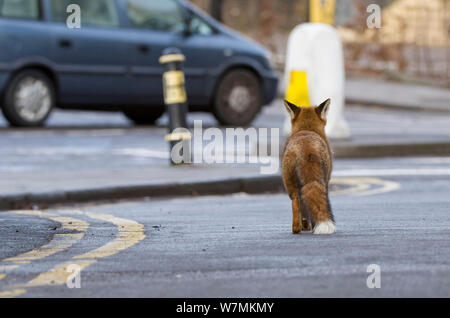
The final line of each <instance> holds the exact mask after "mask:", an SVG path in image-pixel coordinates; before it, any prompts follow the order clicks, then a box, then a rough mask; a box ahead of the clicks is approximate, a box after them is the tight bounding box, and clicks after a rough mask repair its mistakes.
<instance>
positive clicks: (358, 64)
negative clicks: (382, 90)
mask: <svg viewBox="0 0 450 318" xmlns="http://www.w3.org/2000/svg"><path fill="white" fill-rule="evenodd" d="M191 2H192V3H194V4H196V5H197V6H199V7H201V8H202V9H203V10H205V11H207V12H210V13H211V14H212V15H213V16H214V17H215V18H216V19H218V20H220V21H222V22H223V23H225V24H226V25H228V26H230V27H232V28H234V29H236V30H238V31H240V32H242V33H244V34H246V35H248V36H250V37H251V38H253V39H255V40H256V41H258V42H260V43H262V44H263V45H265V46H266V47H267V48H268V49H270V51H271V52H272V53H273V54H274V56H275V58H276V62H277V65H278V66H279V70H280V71H282V70H283V65H284V58H285V56H286V42H287V38H288V36H289V33H290V32H291V30H292V29H293V28H294V27H295V26H296V25H298V24H299V23H303V22H307V19H308V1H304V0H279V1H272V0H247V1H240V0H191ZM370 4H378V5H379V6H380V7H381V9H382V28H379V29H376V28H375V29H368V28H367V22H366V21H367V16H368V13H367V12H366V9H367V7H368V5H370ZM333 22H334V23H333V24H334V25H335V26H336V28H337V31H338V32H339V35H340V38H341V40H342V41H343V44H344V50H345V66H346V70H347V72H348V74H349V75H352V74H364V75H368V76H383V77H387V78H390V79H398V80H409V81H428V82H431V83H433V84H437V85H446V86H449V85H450V41H449V39H450V36H449V32H450V1H448V0H429V1H421V0H338V1H337V2H336V8H335V19H334V21H333Z"/></svg>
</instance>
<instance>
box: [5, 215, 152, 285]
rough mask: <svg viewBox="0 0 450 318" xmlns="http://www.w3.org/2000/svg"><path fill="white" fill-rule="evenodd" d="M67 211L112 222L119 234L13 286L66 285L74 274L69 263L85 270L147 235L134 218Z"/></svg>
mask: <svg viewBox="0 0 450 318" xmlns="http://www.w3.org/2000/svg"><path fill="white" fill-rule="evenodd" d="M63 213H64V212H63ZM65 213H68V214H83V215H87V216H89V217H90V218H92V219H97V220H101V221H107V222H110V223H112V224H114V225H115V226H116V227H117V229H118V234H117V236H116V238H115V239H114V240H113V241H111V242H109V243H107V244H105V245H103V246H101V247H99V248H96V249H94V250H92V251H90V252H87V253H84V254H81V255H78V256H74V257H73V258H72V259H73V261H69V262H65V263H63V264H59V265H57V266H55V267H54V268H53V269H51V270H50V271H48V272H46V273H41V274H39V275H38V276H37V277H36V278H34V279H32V280H30V281H29V282H28V283H26V284H23V285H16V286H13V288H16V289H17V290H19V289H22V290H23V288H27V287H36V286H54V285H64V284H66V283H67V281H68V279H69V277H70V276H71V275H73V273H72V272H69V271H67V268H68V266H69V265H72V264H76V265H78V266H79V269H80V270H83V269H85V268H87V267H88V266H90V265H92V264H94V263H96V262H97V261H98V260H99V259H101V258H104V257H108V256H112V255H115V254H117V253H119V252H120V251H122V250H125V249H127V248H129V247H131V246H133V245H135V244H136V243H138V242H140V241H141V240H143V239H144V238H145V237H146V235H145V233H144V226H143V225H142V224H140V223H138V222H135V221H132V220H128V219H122V218H118V217H115V216H112V215H108V214H97V213H85V212H81V211H65Z"/></svg>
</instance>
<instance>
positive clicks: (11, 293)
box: [0, 289, 27, 298]
mask: <svg viewBox="0 0 450 318" xmlns="http://www.w3.org/2000/svg"><path fill="white" fill-rule="evenodd" d="M26 292H27V291H26V290H25V289H13V290H8V291H5V292H0V298H14V297H18V296H20V295H22V294H25V293H26Z"/></svg>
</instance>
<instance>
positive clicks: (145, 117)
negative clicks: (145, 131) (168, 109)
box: [123, 106, 165, 126]
mask: <svg viewBox="0 0 450 318" xmlns="http://www.w3.org/2000/svg"><path fill="white" fill-rule="evenodd" d="M142 108H145V109H126V110H124V111H123V113H124V114H125V116H127V117H128V119H130V120H131V121H133V122H134V123H135V124H136V125H139V126H140V125H153V124H154V123H155V122H156V121H157V120H158V118H160V117H161V116H162V115H163V114H164V112H165V110H164V108H163V107H148V108H147V107H145V106H143V107H142Z"/></svg>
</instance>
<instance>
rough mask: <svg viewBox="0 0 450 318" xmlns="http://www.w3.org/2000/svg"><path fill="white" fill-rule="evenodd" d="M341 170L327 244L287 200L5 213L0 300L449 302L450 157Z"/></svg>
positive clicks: (227, 198) (0, 225)
mask: <svg viewBox="0 0 450 318" xmlns="http://www.w3.org/2000/svg"><path fill="white" fill-rule="evenodd" d="M337 164H338V167H337V168H336V170H335V171H336V174H335V180H337V181H339V182H340V183H341V184H344V183H345V182H346V184H348V185H349V187H348V188H336V187H332V188H331V189H332V190H331V205H332V207H333V211H334V215H335V218H336V225H337V232H336V234H334V235H331V236H316V235H312V234H311V233H303V234H301V235H293V234H291V211H290V201H289V198H288V197H287V195H286V194H262V195H248V194H245V193H237V194H233V195H224V196H204V197H186V198H171V199H164V200H161V199H149V200H143V201H127V202H116V203H111V204H103V205H94V204H89V205H77V206H64V207H59V208H52V209H49V210H45V211H42V213H40V211H15V212H13V211H10V212H1V213H0V240H1V242H2V244H1V245H0V259H1V261H0V275H1V276H0V297H182V298H184V297H208V298H209V297H233V298H236V297H245V298H249V297H250V298H251V297H315V298H316V297H449V296H450V258H449V257H448V255H450V245H449V244H448V237H449V234H450V230H449V229H450V218H449V209H448V207H449V205H450V201H449V200H450V199H449V196H448V192H449V191H450V184H449V182H448V171H449V168H450V158H448V157H447V158H442V157H428V158H421V157H417V158H416V157H414V158H410V157H408V158H374V159H342V160H341V159H340V160H337ZM443 171H447V174H443ZM358 173H359V174H361V175H364V177H361V176H355V175H356V174H358ZM368 176H370V177H368ZM30 235H32V238H33V239H31V237H30ZM24 253H25V254H24ZM373 268H378V269H379V275H375V276H376V278H374V275H373V274H375V273H374V272H373V270H372V269H373ZM373 279H375V280H373ZM368 281H369V284H368V283H367V282H368ZM371 282H379V283H380V285H379V287H380V288H369V287H373V285H372V284H370V283H371ZM77 283H79V284H77ZM77 287H79V288H77Z"/></svg>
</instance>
